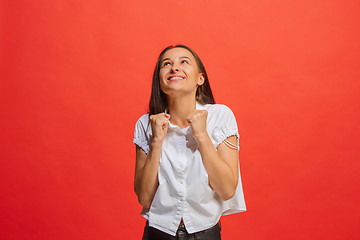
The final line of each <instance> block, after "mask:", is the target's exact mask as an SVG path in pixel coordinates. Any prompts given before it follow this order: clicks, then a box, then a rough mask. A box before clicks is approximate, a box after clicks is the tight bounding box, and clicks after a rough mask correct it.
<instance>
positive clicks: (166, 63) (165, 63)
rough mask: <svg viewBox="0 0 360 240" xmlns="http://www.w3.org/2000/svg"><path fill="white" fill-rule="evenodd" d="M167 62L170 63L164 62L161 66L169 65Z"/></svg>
mask: <svg viewBox="0 0 360 240" xmlns="http://www.w3.org/2000/svg"><path fill="white" fill-rule="evenodd" d="M169 64H170V62H164V63H163V65H162V66H163V67H166V66H167V65H169Z"/></svg>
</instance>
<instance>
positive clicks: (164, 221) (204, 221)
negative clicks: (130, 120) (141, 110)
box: [133, 102, 246, 236]
mask: <svg viewBox="0 0 360 240" xmlns="http://www.w3.org/2000/svg"><path fill="white" fill-rule="evenodd" d="M196 109H197V110H207V111H208V117H207V121H206V130H207V132H208V134H209V136H210V139H211V141H212V142H213V144H214V147H215V149H217V147H218V146H219V144H220V143H221V142H223V141H224V140H225V139H226V138H228V137H230V136H233V135H235V136H237V139H238V143H239V133H238V128H237V124H236V120H235V116H234V114H233V113H232V111H231V110H230V108H228V107H227V106H225V105H221V104H206V105H201V104H199V103H198V102H197V103H196ZM151 137H152V132H151V126H150V123H149V114H145V115H143V116H142V117H140V118H139V120H138V121H137V122H136V126H135V133H134V140H133V143H134V144H136V145H138V146H139V147H140V148H142V149H143V150H144V152H145V153H146V154H148V152H149V150H150V145H151ZM238 145H239V144H238ZM158 178H159V187H158V189H157V191H156V193H155V196H154V199H153V201H152V203H151V206H150V208H143V211H142V213H141V215H142V216H144V217H145V218H146V219H148V220H149V226H151V227H154V228H157V229H159V230H161V231H163V232H166V233H168V234H170V235H172V236H175V235H176V231H177V229H178V226H179V223H180V220H181V218H183V221H184V224H185V227H186V230H187V231H188V232H189V233H194V232H198V231H202V230H205V229H207V228H210V227H212V226H214V225H216V224H217V222H218V221H219V219H220V217H221V215H228V214H233V213H238V212H243V211H246V206H245V200H244V194H243V189H242V184H241V177H240V169H239V181H238V185H237V188H236V192H235V195H234V196H233V197H232V198H231V199H229V200H227V201H223V200H222V199H221V198H220V197H219V195H218V194H217V193H216V192H215V191H214V190H213V189H211V187H210V185H209V181H208V175H207V172H206V170H205V167H204V165H203V162H202V159H201V154H200V151H199V149H198V144H197V142H196V140H195V138H194V137H193V136H192V131H191V127H190V126H189V127H186V128H183V129H180V128H179V127H178V126H176V125H173V124H171V123H169V128H168V131H167V134H166V136H165V139H164V142H163V145H162V152H161V156H160V165H159V170H158Z"/></svg>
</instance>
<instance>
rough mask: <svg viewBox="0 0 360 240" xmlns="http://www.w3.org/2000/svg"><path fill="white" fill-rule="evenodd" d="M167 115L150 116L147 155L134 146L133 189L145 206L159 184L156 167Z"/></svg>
mask: <svg viewBox="0 0 360 240" xmlns="http://www.w3.org/2000/svg"><path fill="white" fill-rule="evenodd" d="M169 117H170V115H169V114H164V113H160V114H157V115H153V116H151V117H150V122H151V129H152V132H153V138H152V141H151V148H150V151H149V154H148V155H146V154H145V152H144V151H143V150H142V149H141V148H140V147H138V146H136V166H135V180H134V189H135V193H136V195H137V196H138V200H139V203H140V204H141V205H142V206H143V207H145V208H150V205H151V202H152V200H153V198H154V196H155V193H156V190H157V188H158V186H159V181H158V168H159V164H160V155H161V147H162V143H163V140H164V138H165V135H166V132H167V128H168V121H169V120H168V119H169Z"/></svg>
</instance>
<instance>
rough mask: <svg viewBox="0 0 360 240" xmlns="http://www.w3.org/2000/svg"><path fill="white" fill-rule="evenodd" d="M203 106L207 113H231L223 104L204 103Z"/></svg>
mask: <svg viewBox="0 0 360 240" xmlns="http://www.w3.org/2000/svg"><path fill="white" fill-rule="evenodd" d="M204 107H205V109H206V110H207V111H208V113H209V114H214V115H223V114H225V115H227V114H230V115H232V114H233V112H232V111H231V109H230V108H229V107H228V106H226V105H224V104H206V105H204Z"/></svg>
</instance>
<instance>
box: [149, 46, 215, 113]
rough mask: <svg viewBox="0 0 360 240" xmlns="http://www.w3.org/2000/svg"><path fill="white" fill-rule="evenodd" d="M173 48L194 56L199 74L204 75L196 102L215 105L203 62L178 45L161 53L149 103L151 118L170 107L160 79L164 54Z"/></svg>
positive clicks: (197, 91) (194, 54)
mask: <svg viewBox="0 0 360 240" xmlns="http://www.w3.org/2000/svg"><path fill="white" fill-rule="evenodd" d="M172 48H185V49H186V50H188V51H189V52H191V54H192V55H193V56H194V58H195V60H196V63H197V65H198V68H199V72H200V73H202V74H203V75H204V79H205V81H204V83H203V84H202V85H200V86H198V88H197V90H196V100H197V101H198V102H199V103H201V104H215V100H214V97H213V94H212V92H211V88H210V83H209V79H208V76H207V74H206V71H205V67H204V65H203V63H202V62H201V60H200V58H199V56H198V55H197V54H196V53H195V52H194V51H193V50H191V49H190V48H189V47H187V46H185V45H181V44H180V45H176V46H169V47H167V48H165V49H164V50H163V51H162V52H161V53H160V56H159V58H158V60H157V62H156V67H155V71H154V75H153V80H152V88H151V96H150V101H149V116H151V115H154V114H158V113H162V112H165V109H166V108H167V107H168V102H167V98H166V94H165V93H164V92H163V91H162V90H161V88H160V79H159V72H160V64H161V60H162V58H163V56H164V54H165V53H166V52H167V51H169V50H170V49H172Z"/></svg>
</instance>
